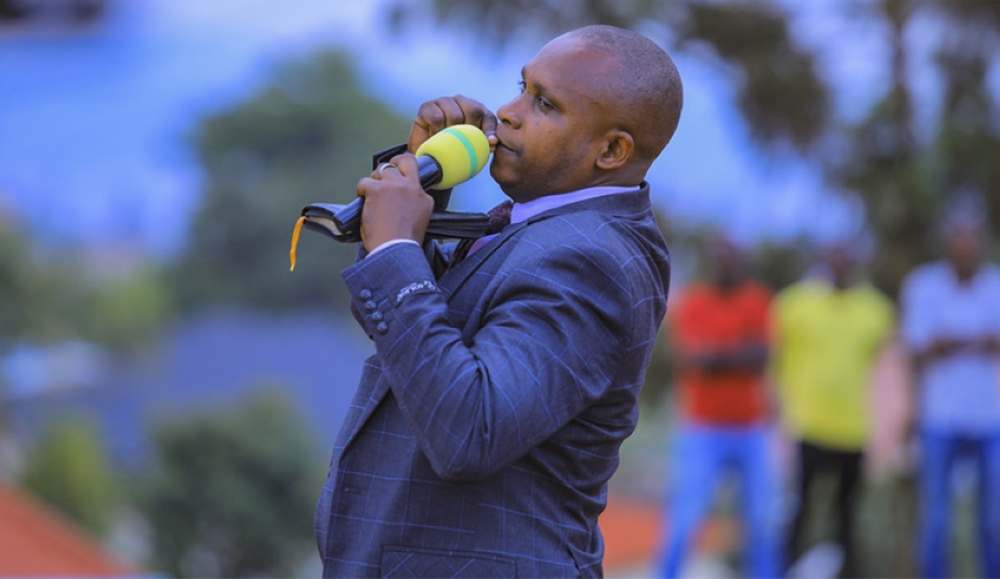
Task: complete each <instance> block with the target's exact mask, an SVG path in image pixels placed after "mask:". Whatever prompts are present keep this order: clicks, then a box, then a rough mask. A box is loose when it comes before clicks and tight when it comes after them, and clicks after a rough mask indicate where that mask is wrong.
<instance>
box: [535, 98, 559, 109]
mask: <svg viewBox="0 0 1000 579" xmlns="http://www.w3.org/2000/svg"><path fill="white" fill-rule="evenodd" d="M535 102H537V103H538V108H540V109H542V110H543V111H551V110H552V109H553V108H555V107H553V106H552V103H550V102H549V99H547V98H545V97H538V98H536V99H535Z"/></svg>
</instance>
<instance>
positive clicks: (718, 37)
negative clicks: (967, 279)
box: [393, 0, 1000, 295]
mask: <svg viewBox="0 0 1000 579" xmlns="http://www.w3.org/2000/svg"><path fill="white" fill-rule="evenodd" d="M393 6H394V9H393V15H394V16H393V20H394V21H395V22H396V26H397V27H398V28H401V27H403V26H404V25H405V24H406V23H407V22H408V21H411V20H413V19H415V16H416V15H417V14H419V13H421V12H422V11H426V10H427V8H428V7H429V8H431V9H432V11H433V13H434V15H435V17H436V18H437V19H438V20H439V21H441V22H442V23H445V24H449V25H452V26H454V27H461V28H466V27H472V29H474V30H477V31H479V32H482V33H483V34H484V35H485V36H486V37H487V38H489V39H492V40H494V41H495V42H497V43H498V44H503V43H505V42H513V41H517V40H520V39H522V38H523V35H519V34H516V33H517V32H521V33H528V34H535V35H537V36H539V37H550V36H551V35H553V34H557V33H561V32H564V31H566V30H569V29H572V28H576V27H579V26H582V25H586V24H597V23H602V24H611V25H616V26H622V27H626V28H633V29H642V30H644V31H652V33H653V34H655V33H656V31H657V30H664V29H665V30H668V31H669V32H667V33H666V34H665V35H664V36H667V37H669V38H665V39H661V40H668V41H670V42H672V43H673V46H672V47H671V49H672V50H675V51H680V52H683V53H685V54H688V55H690V56H694V57H696V58H701V59H702V60H704V61H705V62H708V63H720V62H721V63H723V64H724V65H725V67H726V70H727V71H728V73H729V77H730V80H731V85H732V87H733V89H734V91H735V93H736V97H737V101H736V104H737V106H738V108H739V110H740V112H741V113H742V115H743V118H744V120H745V122H746V123H747V125H748V127H749V128H750V134H751V135H752V136H753V137H754V139H755V140H756V142H757V143H758V144H759V145H760V146H761V147H762V148H763V149H765V150H776V151H779V152H784V151H787V150H788V147H787V145H789V144H790V145H792V146H793V147H794V149H797V150H798V151H800V152H801V153H802V154H803V155H810V156H813V157H815V158H816V159H817V160H818V161H819V162H821V163H822V164H823V165H824V166H825V168H826V172H827V176H828V179H829V181H830V183H831V185H833V186H834V188H836V189H838V190H845V191H848V192H849V193H848V195H851V196H857V198H859V199H860V200H861V201H862V202H863V204H864V207H865V208H866V210H867V222H868V226H869V229H870V231H871V233H872V234H873V238H874V241H875V243H876V249H875V256H874V264H873V267H872V271H873V281H874V282H875V284H876V285H877V286H879V287H880V288H881V289H883V290H884V291H886V292H888V293H889V294H891V295H895V293H896V290H897V288H898V286H899V284H900V281H901V280H902V278H903V277H904V276H905V275H906V274H907V273H908V272H909V271H910V270H911V269H912V268H913V267H914V266H915V265H917V264H919V263H922V262H924V261H927V260H929V259H931V258H933V257H936V256H937V255H940V253H941V252H940V247H939V246H940V244H939V242H938V240H937V239H936V238H935V237H934V236H933V235H932V233H933V231H934V227H935V225H936V224H937V223H938V221H939V220H940V217H941V215H942V214H943V213H944V212H945V210H946V209H947V208H948V207H949V206H950V205H951V204H952V203H954V202H955V201H956V199H957V198H959V197H961V195H963V194H964V193H965V192H968V191H970V190H972V191H976V192H978V194H979V195H981V196H982V198H983V199H985V201H986V207H985V213H986V214H987V215H988V216H989V219H990V222H991V224H992V226H993V230H994V231H1000V194H998V193H997V192H998V191H1000V164H998V163H996V159H997V155H998V153H1000V129H998V127H997V124H996V119H997V117H998V113H1000V110H998V108H1000V107H998V105H1000V103H997V102H996V100H997V99H996V95H995V94H994V92H995V91H993V90H991V89H990V84H989V72H990V71H991V70H993V69H995V68H996V65H997V61H998V57H1000V2H996V1H995V0H962V1H960V2H959V1H955V0H927V1H922V2H914V1H910V0H877V1H875V2H871V3H857V4H852V3H847V5H845V6H844V7H841V8H840V10H841V13H842V14H844V15H847V16H848V17H851V18H856V19H859V20H862V19H863V20H867V21H868V22H867V23H866V24H867V26H866V28H872V26H871V24H872V23H874V24H876V25H877V27H878V28H879V29H882V30H885V31H886V32H885V34H886V36H885V39H886V41H887V43H888V45H889V48H890V50H889V51H887V52H886V53H881V54H873V55H872V58H879V57H882V56H883V54H884V55H885V63H884V64H885V65H886V66H887V68H888V69H889V70H890V77H889V78H890V81H889V83H887V85H886V86H885V91H884V95H885V96H884V98H883V99H882V100H881V102H879V103H878V104H877V105H876V106H874V107H873V108H872V110H871V111H870V114H869V115H868V116H867V118H865V119H864V120H863V121H862V122H860V123H857V124H856V125H845V124H838V123H834V122H831V117H832V115H833V111H832V104H833V102H832V101H833V99H832V98H831V94H833V93H834V92H835V91H836V90H837V89H838V87H836V86H833V85H832V84H831V82H830V79H829V78H824V77H823V76H822V75H821V74H820V71H819V69H818V67H817V62H818V58H820V57H825V58H838V57H839V55H838V54H837V52H836V51H837V50H839V46H838V45H837V44H836V43H830V45H829V46H827V47H822V48H821V50H822V52H821V53H819V54H814V53H813V52H812V51H810V50H806V49H805V48H804V47H802V46H801V45H799V44H798V43H796V42H795V41H794V38H793V37H792V35H791V33H790V17H789V13H788V11H787V10H785V9H784V8H782V6H783V7H786V8H787V7H789V6H790V4H789V3H787V2H785V3H780V4H779V3H778V2H776V1H774V0H761V1H748V0H720V1H705V0H634V1H628V2H618V1H616V0H588V1H586V2H579V3H572V2H562V3H560V2H531V1H525V0H517V1H515V2H508V1H507V0H424V2H418V3H413V2H403V1H402V0H397V1H396V2H395V3H394V4H393ZM918 17H922V18H924V20H923V22H922V23H921V26H922V27H923V28H922V29H921V31H920V33H921V34H922V35H921V36H920V37H919V42H914V41H913V38H915V33H916V32H917V31H916V30H913V29H911V28H912V27H911V23H913V22H915V21H916V20H917V19H918ZM929 21H934V22H935V25H936V26H939V28H940V29H939V30H938V29H935V30H934V31H932V33H930V34H928V33H927V30H928V28H927V22H929ZM907 37H909V39H907ZM918 47H919V50H920V51H924V50H927V48H928V47H929V48H930V52H931V54H933V55H934V56H935V59H936V65H937V68H938V70H937V71H936V72H939V73H940V76H941V80H942V93H943V94H942V95H940V96H941V97H943V98H942V101H943V102H942V103H941V104H942V106H940V107H938V106H937V102H936V99H937V97H938V95H935V94H933V93H932V92H928V91H921V92H915V91H913V89H912V87H913V86H914V83H912V82H911V80H912V78H911V76H910V74H911V72H910V70H909V68H908V67H909V64H910V63H913V62H915V61H918V60H919V57H916V55H915V54H914V52H916V51H917V50H918ZM918 100H919V101H923V102H918ZM918 106H921V108H922V109H923V110H934V111H935V113H936V114H937V115H938V118H935V119H926V118H925V119H921V121H920V123H919V125H920V126H918V123H917V122H916V121H915V119H914V114H913V111H914V110H915V109H916V108H917V107H918ZM918 129H920V130H918ZM928 129H929V131H930V132H929V134H928V135H927V136H926V137H922V138H920V139H916V138H915V137H914V134H917V133H920V132H924V133H927V132H928ZM833 143H839V145H840V147H839V150H834V149H833V148H831V146H830V145H831V144H833ZM838 151H839V152H838ZM779 277H781V278H785V277H786V275H785V273H780V274H779Z"/></svg>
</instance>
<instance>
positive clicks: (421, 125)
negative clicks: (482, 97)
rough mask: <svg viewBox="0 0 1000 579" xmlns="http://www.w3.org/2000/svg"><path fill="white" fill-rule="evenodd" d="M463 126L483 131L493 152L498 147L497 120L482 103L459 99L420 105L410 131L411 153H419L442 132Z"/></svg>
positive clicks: (460, 97)
mask: <svg viewBox="0 0 1000 579" xmlns="http://www.w3.org/2000/svg"><path fill="white" fill-rule="evenodd" d="M461 124H468V125H474V126H476V127H479V128H480V129H482V130H483V132H484V133H486V139H487V140H488V141H489V143H490V151H492V150H493V147H495V146H496V144H497V136H496V131H497V116H496V115H495V114H493V111H491V110H490V109H488V108H486V105H484V104H483V103H481V102H479V101H475V100H472V99H470V98H466V97H464V96H462V95H456V96H453V97H441V98H439V99H435V100H432V101H428V102H425V103H424V104H422V105H420V110H418V111H417V118H416V120H414V121H413V126H412V127H410V139H409V141H408V143H407V145H408V146H409V148H410V152H411V153H413V152H416V150H417V147H419V146H420V145H421V144H423V142H424V141H426V140H427V139H429V138H430V137H431V136H432V135H434V134H435V133H437V132H439V131H441V130H442V129H445V128H447V127H450V126H452V125H461Z"/></svg>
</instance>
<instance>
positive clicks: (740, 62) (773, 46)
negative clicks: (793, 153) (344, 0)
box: [390, 0, 830, 151]
mask: <svg viewBox="0 0 1000 579" xmlns="http://www.w3.org/2000/svg"><path fill="white" fill-rule="evenodd" d="M428 8H430V9H431V11H432V12H433V13H434V14H435V16H436V17H437V18H438V19H439V20H440V21H441V22H444V23H446V24H452V25H455V26H456V27H462V28H469V27H471V28H473V29H475V30H479V31H481V32H482V33H483V34H484V35H485V37H486V38H487V39H489V40H492V41H493V42H494V43H496V44H500V45H502V44H505V43H506V42H509V41H513V40H515V39H517V38H518V36H517V35H516V32H518V31H528V32H529V33H532V32H534V33H540V34H544V35H551V34H558V33H562V32H565V31H567V30H571V29H574V28H578V27H580V26H584V25H587V24H610V25H614V26H620V27H623V28H633V29H635V28H640V27H642V28H643V29H644V31H645V32H647V34H652V35H653V36H654V40H658V41H660V42H664V43H666V42H672V43H673V44H674V45H675V47H676V48H677V49H678V50H681V51H684V52H686V53H690V54H696V55H699V56H701V57H702V58H705V59H707V60H709V61H713V62H716V63H719V64H722V65H723V66H724V67H725V69H726V70H727V72H728V73H729V76H730V78H731V81H732V84H733V86H734V88H735V90H736V96H737V104H738V106H739V108H740V110H741V111H742V113H743V116H744V119H745V120H746V122H747V123H748V125H749V128H750V131H751V134H752V135H753V136H754V137H756V138H757V139H758V140H759V141H760V142H761V143H762V144H765V145H767V146H770V147H777V148H783V147H786V146H788V145H791V146H793V147H796V148H798V149H800V150H803V151H808V150H810V149H811V148H812V146H813V144H814V143H815V142H816V140H817V139H818V138H819V137H820V136H821V135H822V134H823V132H824V130H825V129H826V128H827V126H828V124H829V121H830V119H829V117H830V110H829V109H830V106H829V105H830V102H829V100H830V96H829V89H828V87H827V85H826V84H825V83H824V82H823V79H822V78H821V77H820V76H819V73H818V71H817V70H816V64H815V57H814V55H813V54H812V53H811V52H810V51H808V50H806V49H805V48H804V47H802V46H800V45H798V44H797V43H795V42H793V40H792V38H791V34H790V33H789V18H788V15H787V14H786V13H785V11H783V10H782V9H781V8H780V7H779V6H778V4H777V3H775V2H774V1H773V0H754V1H747V0H737V1H728V2H727V1H723V2H705V1H701V0H628V1H622V0H585V1H583V2H537V1H534V0H514V1H511V0H425V1H424V2H412V1H409V0H397V1H396V2H395V3H394V4H392V10H391V13H392V18H391V19H390V21H391V22H392V23H393V25H394V26H395V27H396V28H399V29H401V28H403V27H405V26H406V25H407V23H408V22H411V21H413V20H415V19H416V18H417V17H418V16H419V15H421V14H423V13H424V12H426V11H427V9H428ZM657 24H662V25H666V29H668V30H669V31H670V32H669V33H666V32H663V31H664V30H665V29H664V28H657V27H656V26H655V25H657ZM657 32H663V36H664V37H663V38H656V37H655V36H656V33H657ZM667 36H669V38H668V37H667Z"/></svg>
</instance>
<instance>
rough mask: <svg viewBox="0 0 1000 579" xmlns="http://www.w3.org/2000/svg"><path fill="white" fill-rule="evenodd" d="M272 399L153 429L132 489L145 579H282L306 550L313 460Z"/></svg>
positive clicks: (287, 410) (279, 402)
mask: <svg viewBox="0 0 1000 579" xmlns="http://www.w3.org/2000/svg"><path fill="white" fill-rule="evenodd" d="M312 440H313V438H312V436H311V435H310V433H309V432H307V431H306V430H305V429H304V427H303V426H302V419H301V418H300V417H299V416H297V415H296V414H295V413H294V412H293V411H292V410H291V407H290V406H289V405H288V404H287V403H286V402H285V401H284V400H283V399H282V398H280V397H279V396H277V395H267V396H259V397H257V398H255V399H252V400H250V401H248V402H246V403H244V404H242V405H240V406H238V407H235V408H228V409H225V410H221V411H219V412H215V413H207V412H206V413H203V414H201V415H198V416H191V417H187V418H184V419H174V420H171V421H168V422H164V423H162V424H161V425H160V426H159V427H158V428H157V429H156V432H155V434H154V444H155V448H156V457H157V458H156V462H155V464H154V465H153V468H152V469H151V471H150V473H149V475H148V476H147V477H145V478H144V479H142V480H140V481H138V483H139V491H138V492H139V494H140V499H139V503H140V506H141V509H142V510H143V511H144V512H145V514H146V516H147V517H148V520H149V523H150V525H151V527H152V528H153V557H154V560H153V561H152V566H153V568H154V569H157V570H159V571H162V572H164V573H167V574H169V575H171V576H176V577H261V576H274V577H287V576H290V575H291V574H292V572H293V571H295V569H296V566H297V565H298V564H299V563H300V562H301V560H302V558H303V556H304V555H305V554H306V553H307V552H308V551H309V549H310V548H314V547H312V536H313V534H312V524H311V521H312V512H313V507H314V506H315V501H316V493H317V492H318V489H319V488H320V486H321V484H322V480H323V475H324V470H323V469H322V468H321V467H322V466H323V462H322V460H320V459H319V458H318V457H317V455H316V454H315V453H314V452H313V447H312Z"/></svg>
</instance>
